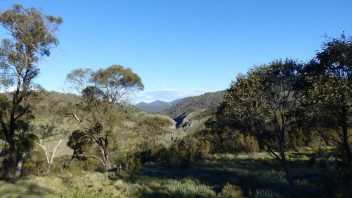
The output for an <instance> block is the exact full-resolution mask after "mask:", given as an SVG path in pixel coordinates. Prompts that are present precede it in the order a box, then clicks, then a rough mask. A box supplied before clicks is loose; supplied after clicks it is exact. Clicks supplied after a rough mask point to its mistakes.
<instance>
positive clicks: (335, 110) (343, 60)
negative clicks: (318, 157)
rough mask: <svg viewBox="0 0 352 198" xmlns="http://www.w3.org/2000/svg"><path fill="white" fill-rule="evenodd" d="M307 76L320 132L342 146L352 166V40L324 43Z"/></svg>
mask: <svg viewBox="0 0 352 198" xmlns="http://www.w3.org/2000/svg"><path fill="white" fill-rule="evenodd" d="M305 76H306V80H307V82H308V90H307V92H306V95H305V96H306V98H305V101H306V103H307V104H308V106H310V107H311V110H312V111H311V112H312V114H313V115H314V117H315V118H316V119H315V120H316V121H317V122H315V127H316V129H318V131H319V132H320V134H321V135H322V136H323V138H324V139H326V140H328V141H330V142H333V144H335V145H336V146H337V147H338V149H339V151H340V154H341V155H340V158H341V159H342V160H343V161H345V162H346V163H347V164H351V163H352V145H351V144H352V143H351V142H352V140H351V139H352V138H351V137H352V134H351V127H352V38H351V37H347V36H345V35H342V36H341V38H338V39H336V38H334V39H329V40H328V41H327V42H326V43H324V44H323V47H322V49H321V50H320V51H319V52H318V53H317V54H316V57H315V58H314V59H313V60H312V61H311V62H310V63H309V64H307V66H306V67H305ZM331 131H333V132H331Z"/></svg>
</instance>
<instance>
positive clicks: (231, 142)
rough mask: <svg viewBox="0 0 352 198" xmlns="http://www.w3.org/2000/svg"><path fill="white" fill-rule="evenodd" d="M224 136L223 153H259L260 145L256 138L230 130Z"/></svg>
mask: <svg viewBox="0 0 352 198" xmlns="http://www.w3.org/2000/svg"><path fill="white" fill-rule="evenodd" d="M222 136H223V149H224V150H223V151H222V152H234V153H254V152H257V151H259V144H258V141H257V139H256V138H255V137H254V136H251V135H248V134H243V133H241V132H238V131H228V130H225V131H224V133H223V135H222Z"/></svg>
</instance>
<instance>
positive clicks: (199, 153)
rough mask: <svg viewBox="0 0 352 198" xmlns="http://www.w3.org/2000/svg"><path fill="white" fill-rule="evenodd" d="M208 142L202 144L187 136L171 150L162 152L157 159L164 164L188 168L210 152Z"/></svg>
mask: <svg viewBox="0 0 352 198" xmlns="http://www.w3.org/2000/svg"><path fill="white" fill-rule="evenodd" d="M207 148H209V145H207V143H206V142H201V141H199V140H198V139H196V138H194V137H192V136H186V137H185V138H184V139H183V140H180V141H179V142H176V143H175V144H173V145H172V146H171V147H170V148H168V149H165V150H162V152H160V153H159V155H160V156H159V157H157V158H158V159H159V160H160V161H159V162H161V163H163V164H166V165H171V166H180V167H183V168H188V167H190V166H192V165H193V164H195V163H197V162H199V161H201V160H202V159H203V157H204V155H205V154H206V153H205V152H208V150H207Z"/></svg>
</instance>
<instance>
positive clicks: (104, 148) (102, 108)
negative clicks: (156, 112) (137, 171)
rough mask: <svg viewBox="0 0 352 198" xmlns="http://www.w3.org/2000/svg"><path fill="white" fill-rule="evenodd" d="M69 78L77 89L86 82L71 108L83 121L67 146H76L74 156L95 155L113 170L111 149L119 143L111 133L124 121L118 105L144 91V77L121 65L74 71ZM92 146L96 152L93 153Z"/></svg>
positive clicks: (80, 120)
mask: <svg viewBox="0 0 352 198" xmlns="http://www.w3.org/2000/svg"><path fill="white" fill-rule="evenodd" d="M67 80H68V81H69V82H70V83H71V84H72V86H73V87H75V88H76V89H77V90H78V88H79V87H81V86H82V84H81V83H82V82H85V83H86V84H85V86H86V87H85V88H84V89H83V90H81V91H79V92H80V93H81V96H82V100H81V102H80V103H79V104H77V105H75V106H72V107H71V108H70V109H69V110H70V114H71V115H72V116H73V118H75V119H76V120H77V121H78V122H79V123H80V124H81V128H80V129H77V130H75V131H74V132H73V133H72V135H71V136H70V138H69V142H68V146H69V147H71V148H72V149H74V155H73V157H76V158H78V159H82V158H87V157H93V158H95V159H97V160H99V161H100V162H101V163H102V164H103V166H104V167H105V169H110V168H111V163H110V158H109V150H111V147H112V146H116V145H112V144H111V141H112V136H114V135H116V134H114V133H113V131H114V128H115V127H116V125H118V123H119V121H121V116H120V114H119V113H118V107H119V105H121V104H120V102H121V99H122V98H123V97H124V96H126V95H128V94H130V93H131V92H134V91H138V90H143V88H144V86H143V83H142V80H141V78H140V77H139V76H138V75H137V74H135V73H134V72H133V71H132V70H131V69H128V68H124V67H122V66H120V65H112V66H110V67H108V68H106V69H99V70H98V71H94V72H93V71H92V70H90V69H78V70H74V71H72V72H71V73H70V74H68V75H67ZM92 147H94V148H96V149H95V150H96V151H97V152H90V151H91V150H92ZM93 150H94V149H93Z"/></svg>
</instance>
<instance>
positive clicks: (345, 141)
mask: <svg viewBox="0 0 352 198" xmlns="http://www.w3.org/2000/svg"><path fill="white" fill-rule="evenodd" d="M342 130H343V131H342V133H343V143H342V146H343V149H344V150H345V155H346V162H347V164H348V165H351V162H352V151H351V148H350V145H349V143H348V128H347V124H345V125H344V126H343V128H342Z"/></svg>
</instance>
